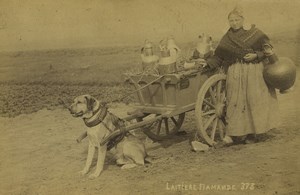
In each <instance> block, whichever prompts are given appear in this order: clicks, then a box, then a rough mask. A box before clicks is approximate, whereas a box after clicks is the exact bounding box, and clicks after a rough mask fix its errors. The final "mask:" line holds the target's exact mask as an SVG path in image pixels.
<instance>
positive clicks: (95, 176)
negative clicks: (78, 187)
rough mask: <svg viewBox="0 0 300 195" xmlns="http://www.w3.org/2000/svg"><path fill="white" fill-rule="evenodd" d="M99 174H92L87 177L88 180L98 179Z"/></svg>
mask: <svg viewBox="0 0 300 195" xmlns="http://www.w3.org/2000/svg"><path fill="white" fill-rule="evenodd" d="M99 175H100V173H93V174H91V175H89V179H95V178H97V177H99Z"/></svg>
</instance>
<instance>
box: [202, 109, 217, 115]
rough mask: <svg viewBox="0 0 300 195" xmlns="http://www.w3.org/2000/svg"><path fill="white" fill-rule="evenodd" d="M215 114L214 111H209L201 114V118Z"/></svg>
mask: <svg viewBox="0 0 300 195" xmlns="http://www.w3.org/2000/svg"><path fill="white" fill-rule="evenodd" d="M215 113H216V111H215V110H210V111H207V112H204V113H202V116H207V115H211V114H215Z"/></svg>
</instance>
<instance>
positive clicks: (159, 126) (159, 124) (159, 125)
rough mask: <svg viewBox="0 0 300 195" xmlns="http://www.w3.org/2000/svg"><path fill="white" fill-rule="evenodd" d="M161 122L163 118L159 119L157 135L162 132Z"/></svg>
mask: <svg viewBox="0 0 300 195" xmlns="http://www.w3.org/2000/svg"><path fill="white" fill-rule="evenodd" d="M161 123H162V120H159V122H158V125H157V129H156V135H159V133H160V129H161Z"/></svg>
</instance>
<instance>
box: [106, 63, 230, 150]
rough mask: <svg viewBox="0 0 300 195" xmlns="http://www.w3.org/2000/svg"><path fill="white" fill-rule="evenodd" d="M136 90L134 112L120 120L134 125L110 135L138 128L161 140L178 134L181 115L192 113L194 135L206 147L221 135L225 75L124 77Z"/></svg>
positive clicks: (195, 73) (200, 72)
mask: <svg viewBox="0 0 300 195" xmlns="http://www.w3.org/2000/svg"><path fill="white" fill-rule="evenodd" d="M126 76H127V79H126V81H127V82H129V83H130V84H131V85H132V86H133V87H134V88H135V90H136V100H137V101H136V102H135V103H134V104H133V106H134V108H135V111H134V112H132V113H129V115H128V117H126V118H124V119H125V120H127V121H133V120H135V121H136V122H135V123H132V124H130V125H129V126H126V127H124V128H123V129H119V130H117V131H115V132H113V133H112V134H111V135H110V136H108V137H107V138H106V139H105V140H104V141H103V142H102V143H101V144H105V143H106V142H107V141H108V140H110V139H111V138H113V137H115V136H117V135H119V134H120V133H121V132H124V131H125V132H126V131H130V130H132V129H137V128H141V129H142V130H143V132H144V133H145V134H146V135H148V136H149V137H150V138H151V139H154V140H162V139H165V138H169V137H170V136H171V135H173V134H175V133H177V132H178V131H180V128H181V126H182V124H183V122H184V118H185V113H186V112H189V111H192V110H195V121H196V125H197V128H198V131H197V135H199V136H200V137H202V138H203V139H204V141H206V142H207V144H209V145H214V144H215V143H217V142H218V141H220V140H222V139H223V137H224V135H225V130H224V129H225V117H224V116H225V109H224V108H225V98H226V97H225V84H226V75H225V74H223V73H219V71H218V70H215V71H211V70H204V69H194V70H185V71H180V72H178V73H173V74H166V75H144V74H132V75H126Z"/></svg>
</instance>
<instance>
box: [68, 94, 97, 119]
mask: <svg viewBox="0 0 300 195" xmlns="http://www.w3.org/2000/svg"><path fill="white" fill-rule="evenodd" d="M98 107H99V102H98V100H96V99H95V98H94V97H92V96H91V95H81V96H78V97H76V98H75V99H74V101H73V103H72V104H71V106H70V107H69V111H70V113H71V114H72V116H73V117H81V118H90V117H92V116H93V112H94V111H96V110H97V108H98Z"/></svg>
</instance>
